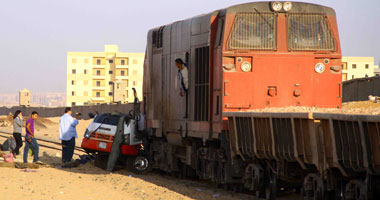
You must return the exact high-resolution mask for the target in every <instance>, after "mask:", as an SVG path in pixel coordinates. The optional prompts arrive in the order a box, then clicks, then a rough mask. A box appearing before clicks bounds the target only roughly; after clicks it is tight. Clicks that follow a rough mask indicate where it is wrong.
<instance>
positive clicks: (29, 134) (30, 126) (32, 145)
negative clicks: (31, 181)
mask: <svg viewBox="0 0 380 200" xmlns="http://www.w3.org/2000/svg"><path fill="white" fill-rule="evenodd" d="M37 118H38V113H37V112H36V111H33V112H32V115H31V117H30V118H29V119H28V121H26V125H25V126H26V127H25V130H26V134H25V147H24V157H23V160H24V163H27V162H28V152H29V149H32V152H33V154H34V157H33V163H38V160H39V158H38V151H39V145H38V143H37V140H36V138H35V137H34V120H36V119H37Z"/></svg>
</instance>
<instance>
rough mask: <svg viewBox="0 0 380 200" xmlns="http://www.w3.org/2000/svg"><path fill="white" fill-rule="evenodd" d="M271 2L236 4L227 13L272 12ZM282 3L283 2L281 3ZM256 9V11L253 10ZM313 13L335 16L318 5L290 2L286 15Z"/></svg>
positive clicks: (330, 10) (333, 12) (329, 10)
mask: <svg viewBox="0 0 380 200" xmlns="http://www.w3.org/2000/svg"><path fill="white" fill-rule="evenodd" d="M272 2H273V1H262V2H251V3H244V4H238V5H235V6H231V7H228V8H227V13H237V12H256V10H257V11H259V12H272V10H271V3H272ZM282 3H284V2H282ZM255 9H256V10H255ZM305 12H307V13H315V14H327V15H335V11H334V9H332V8H330V7H326V6H321V5H318V4H312V3H305V2H292V9H291V10H290V11H288V12H287V13H305Z"/></svg>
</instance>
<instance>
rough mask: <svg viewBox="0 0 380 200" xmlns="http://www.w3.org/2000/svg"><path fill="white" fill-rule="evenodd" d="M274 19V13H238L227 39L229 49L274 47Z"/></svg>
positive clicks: (267, 48)
mask: <svg viewBox="0 0 380 200" xmlns="http://www.w3.org/2000/svg"><path fill="white" fill-rule="evenodd" d="M276 21H277V20H276V14H274V13H238V14H237V15H236V20H235V24H234V27H233V32H232V35H231V37H230V39H229V43H228V44H229V47H230V48H231V49H263V50H272V49H275V48H276V39H277V37H276V30H277V28H276V26H277V25H276V24H277V22H276Z"/></svg>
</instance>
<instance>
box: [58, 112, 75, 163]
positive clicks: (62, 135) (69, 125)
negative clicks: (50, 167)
mask: <svg viewBox="0 0 380 200" xmlns="http://www.w3.org/2000/svg"><path fill="white" fill-rule="evenodd" d="M72 114H73V113H72V111H71V108H69V107H67V108H66V109H65V114H64V115H62V116H61V119H60V120H59V139H60V140H61V141H62V162H63V163H67V162H71V159H72V158H73V155H74V147H75V138H78V134H77V130H76V126H77V125H78V123H79V121H78V119H79V115H80V114H79V113H76V115H75V119H74V118H73V117H72V116H71V115H72Z"/></svg>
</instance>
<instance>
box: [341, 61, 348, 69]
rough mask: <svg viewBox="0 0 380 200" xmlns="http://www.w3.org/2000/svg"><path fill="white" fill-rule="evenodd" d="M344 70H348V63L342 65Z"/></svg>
mask: <svg viewBox="0 0 380 200" xmlns="http://www.w3.org/2000/svg"><path fill="white" fill-rule="evenodd" d="M342 69H343V70H347V63H346V62H343V63H342Z"/></svg>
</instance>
